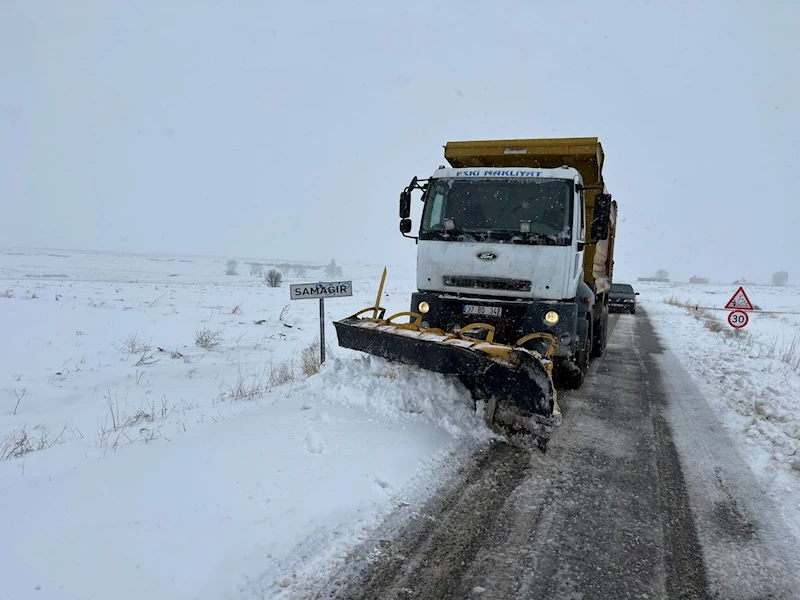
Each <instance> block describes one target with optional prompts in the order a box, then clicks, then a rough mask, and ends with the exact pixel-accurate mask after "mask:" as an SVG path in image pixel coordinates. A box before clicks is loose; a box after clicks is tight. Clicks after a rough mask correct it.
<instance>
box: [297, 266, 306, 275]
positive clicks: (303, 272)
mask: <svg viewBox="0 0 800 600" xmlns="http://www.w3.org/2000/svg"><path fill="white" fill-rule="evenodd" d="M294 274H295V276H296V277H305V276H306V270H305V268H304V267H295V268H294Z"/></svg>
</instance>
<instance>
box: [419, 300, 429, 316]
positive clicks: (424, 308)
mask: <svg viewBox="0 0 800 600" xmlns="http://www.w3.org/2000/svg"><path fill="white" fill-rule="evenodd" d="M417 308H418V309H419V312H421V313H422V314H423V315H424V314H425V313H427V312H428V311H429V310H430V309H431V305H430V304H428V303H427V302H425V301H424V300H423V301H422V302H420V303H419V306H417Z"/></svg>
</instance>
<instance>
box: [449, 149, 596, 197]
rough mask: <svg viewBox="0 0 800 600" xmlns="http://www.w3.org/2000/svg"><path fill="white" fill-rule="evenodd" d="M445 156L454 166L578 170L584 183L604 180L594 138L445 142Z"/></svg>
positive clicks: (457, 167) (593, 183)
mask: <svg viewBox="0 0 800 600" xmlns="http://www.w3.org/2000/svg"><path fill="white" fill-rule="evenodd" d="M444 157H445V158H446V159H447V162H449V163H450V165H451V166H452V167H453V168H456V169H460V168H462V167H532V168H539V169H557V168H558V167H561V166H564V165H568V166H570V167H575V168H576V169H577V170H578V171H580V173H581V176H582V177H583V182H584V184H585V185H596V184H600V183H602V181H603V175H602V172H603V147H602V146H601V145H600V142H599V141H598V140H597V138H553V139H540V140H487V141H477V142H448V143H447V145H446V146H445V148H444Z"/></svg>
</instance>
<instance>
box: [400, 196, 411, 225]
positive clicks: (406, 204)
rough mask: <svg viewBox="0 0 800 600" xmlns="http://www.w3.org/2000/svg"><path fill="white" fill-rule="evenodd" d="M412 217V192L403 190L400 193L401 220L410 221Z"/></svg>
mask: <svg viewBox="0 0 800 600" xmlns="http://www.w3.org/2000/svg"><path fill="white" fill-rule="evenodd" d="M410 216H411V192H410V191H409V190H403V191H402V192H400V218H401V219H408V217H410Z"/></svg>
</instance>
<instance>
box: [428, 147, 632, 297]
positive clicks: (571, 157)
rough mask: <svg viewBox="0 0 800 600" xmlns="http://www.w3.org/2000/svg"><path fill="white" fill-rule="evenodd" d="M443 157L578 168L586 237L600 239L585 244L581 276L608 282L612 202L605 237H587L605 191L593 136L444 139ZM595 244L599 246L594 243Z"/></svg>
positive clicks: (600, 284) (603, 285)
mask: <svg viewBox="0 0 800 600" xmlns="http://www.w3.org/2000/svg"><path fill="white" fill-rule="evenodd" d="M444 157H445V158H446V159H447V162H448V163H450V166H452V167H453V168H456V169H459V168H463V167H531V168H539V169H557V168H558V167H562V166H564V165H567V166H569V167H574V168H575V169H577V170H578V172H579V173H580V174H581V177H583V184H584V186H586V187H587V189H586V191H585V192H584V198H585V202H586V221H587V227H586V238H587V239H586V241H587V242H601V243H600V244H598V245H593V244H592V245H588V246H586V248H585V253H584V262H583V265H584V267H583V268H584V280H585V281H587V282H591V283H594V284H595V288H596V291H597V292H598V293H599V292H604V291H606V290H607V289H608V288H609V287H610V285H611V277H612V272H613V268H614V238H615V234H616V225H617V218H616V217H617V214H616V213H617V206H616V202H614V203H613V205H612V219H611V227H610V228H609V234H608V239H607V240H603V241H600V240H593V239H590V237H589V236H590V231H591V223H592V219H593V217H594V201H595V196H596V195H597V194H600V193H609V192H608V190H607V189H606V186H605V183H604V182H603V160H604V158H605V157H604V155H603V147H602V145H601V144H600V142H599V140H598V139H597V138H596V137H586V138H544V139H530V140H482V141H471V142H448V143H447V145H446V146H445V148H444ZM598 246H599V247H598Z"/></svg>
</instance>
